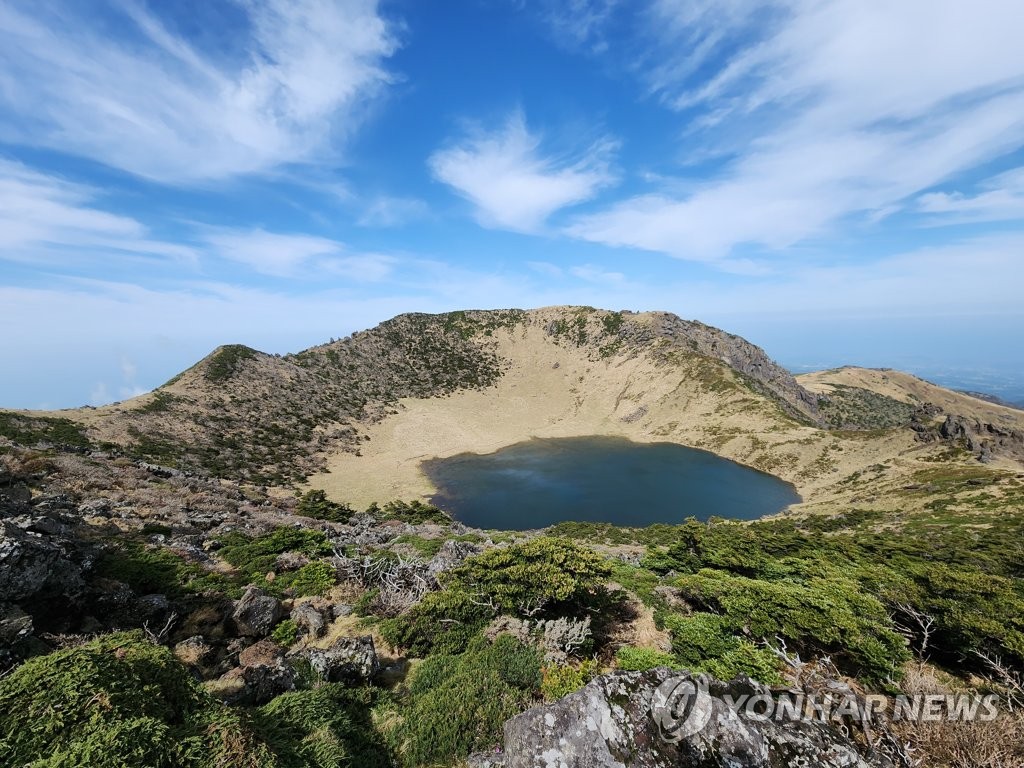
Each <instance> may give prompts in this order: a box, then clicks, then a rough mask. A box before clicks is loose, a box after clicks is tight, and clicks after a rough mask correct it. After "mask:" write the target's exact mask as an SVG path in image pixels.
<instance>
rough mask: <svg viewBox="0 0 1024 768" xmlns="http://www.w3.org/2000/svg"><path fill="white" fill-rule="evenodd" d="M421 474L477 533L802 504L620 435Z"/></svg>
mask: <svg viewBox="0 0 1024 768" xmlns="http://www.w3.org/2000/svg"><path fill="white" fill-rule="evenodd" d="M423 470H424V471H425V472H426V474H427V476H428V477H429V478H430V479H431V481H432V482H433V483H434V485H435V486H437V488H438V493H437V495H436V496H434V498H433V499H432V502H433V503H434V504H436V505H437V506H439V507H441V508H442V509H444V510H447V511H448V512H450V513H451V514H453V515H454V516H455V518H456V519H457V520H460V521H462V522H463V523H465V524H466V525H470V526H473V527H476V528H496V529H501V530H528V529H531V528H543V527H545V526H548V525H554V524H555V523H560V522H562V521H565V520H574V521H587V522H604V523H614V524H615V525H626V526H635V527H640V526H645V525H650V524H652V523H681V522H683V521H684V520H685V519H686V518H688V517H696V518H698V519H700V520H706V519H707V518H709V517H711V516H717V517H731V518H739V519H743V520H752V519H754V518H758V517H761V516H763V515H769V514H773V513H775V512H779V511H781V510H782V509H784V508H786V507H787V506H789V505H790V504H796V503H798V502H799V501H800V497H799V496H798V495H797V493H796V489H795V488H794V487H793V486H792V485H790V484H789V483H786V482H783V481H782V480H779V479H778V478H777V477H773V476H772V475H768V474H765V473H764V472H758V471H757V470H755V469H750V468H749V467H744V466H742V465H740V464H736V463H735V462H732V461H728V460H727V459H723V458H720V457H718V456H715V455H714V454H712V453H708V452H707V451H698V450H695V449H693V448H686V447H684V446H681V445H675V444H674V443H634V442H631V441H630V440H626V439H624V438H617V437H573V438H557V439H543V440H541V439H534V440H530V441H529V442H525V443H518V444H516V445H512V446H509V447H508V448H503V449H501V450H500V451H498V452H496V453H489V454H476V453H463V454H459V455H458V456H453V457H451V458H447V459H431V460H430V461H425V462H423Z"/></svg>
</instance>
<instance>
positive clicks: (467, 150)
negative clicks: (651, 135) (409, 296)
mask: <svg viewBox="0 0 1024 768" xmlns="http://www.w3.org/2000/svg"><path fill="white" fill-rule="evenodd" d="M541 143H542V142H541V137H540V136H538V135H536V134H533V133H531V132H530V131H529V129H528V128H527V125H526V119H525V117H524V116H523V114H522V113H521V112H515V113H513V114H512V115H511V116H510V117H509V118H508V120H507V121H506V123H505V125H504V126H503V127H502V128H501V129H499V130H498V131H496V132H493V133H484V132H480V131H477V132H475V133H474V134H473V135H471V136H470V137H468V138H467V139H465V140H464V141H463V142H462V143H459V144H456V145H454V146H451V147H448V148H446V149H442V150H440V151H438V152H436V153H434V154H433V155H432V156H431V158H430V161H429V164H430V169H431V171H432V172H433V174H434V177H435V178H436V179H438V180H439V181H442V182H444V183H445V184H447V185H449V186H450V187H452V188H453V189H454V190H455V191H456V192H458V193H459V194H460V195H461V196H463V197H464V198H466V199H467V200H469V201H470V202H471V203H472V204H473V205H474V206H475V207H476V214H477V220H478V221H479V222H480V224H481V225H483V226H485V227H493V228H497V229H510V230H514V231H518V232H536V231H538V230H540V228H541V227H542V226H543V224H544V223H545V221H546V220H547V219H548V217H549V216H551V214H553V213H554V212H556V211H558V210H560V209H562V208H565V207H567V206H570V205H574V204H576V203H580V202H583V201H585V200H589V199H591V198H592V197H593V196H594V195H595V194H596V193H597V192H598V190H600V189H601V188H602V187H605V186H608V185H609V184H611V183H613V181H614V180H615V177H614V174H613V173H612V172H611V170H610V168H609V158H610V155H611V153H612V151H613V150H614V148H615V144H614V143H613V142H611V141H609V140H607V139H604V140H600V141H598V142H597V143H595V144H592V145H590V146H588V147H586V148H584V150H583V151H582V152H579V153H575V154H571V155H569V156H557V155H545V154H542V153H541V151H540V148H541Z"/></svg>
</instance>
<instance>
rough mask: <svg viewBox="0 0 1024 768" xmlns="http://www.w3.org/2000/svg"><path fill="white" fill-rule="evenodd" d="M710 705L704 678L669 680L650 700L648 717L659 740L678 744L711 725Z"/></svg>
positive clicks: (687, 677) (675, 678)
mask: <svg viewBox="0 0 1024 768" xmlns="http://www.w3.org/2000/svg"><path fill="white" fill-rule="evenodd" d="M711 715H712V701H711V696H710V695H709V694H708V683H707V678H706V677H704V675H699V676H697V677H695V678H694V677H689V676H686V677H670V678H669V679H668V680H666V681H665V682H663V683H662V684H661V685H659V686H658V689H657V690H656V691H655V692H654V696H653V697H652V698H651V717H652V718H653V719H654V722H655V723H656V724H657V726H658V732H659V733H660V734H661V738H662V739H664V740H665V741H668V742H672V743H675V742H679V741H682V740H683V739H686V738H689V737H690V736H693V735H694V734H696V733H699V732H700V731H702V730H703V729H704V726H706V725H707V724H708V723H709V722H711Z"/></svg>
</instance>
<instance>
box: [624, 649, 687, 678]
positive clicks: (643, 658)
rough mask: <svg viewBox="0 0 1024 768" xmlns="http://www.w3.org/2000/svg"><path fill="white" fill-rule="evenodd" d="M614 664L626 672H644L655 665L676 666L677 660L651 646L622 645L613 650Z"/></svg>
mask: <svg viewBox="0 0 1024 768" xmlns="http://www.w3.org/2000/svg"><path fill="white" fill-rule="evenodd" d="M615 664H616V666H618V668H619V669H624V670H626V671H627V672H646V671H647V670H648V669H654V668H655V667H677V666H678V662H677V661H676V658H675V657H674V656H673V655H672V654H671V653H663V652H662V651H656V650H654V649H653V648H635V647H633V646H631V645H624V646H623V647H622V648H619V650H618V651H616V652H615Z"/></svg>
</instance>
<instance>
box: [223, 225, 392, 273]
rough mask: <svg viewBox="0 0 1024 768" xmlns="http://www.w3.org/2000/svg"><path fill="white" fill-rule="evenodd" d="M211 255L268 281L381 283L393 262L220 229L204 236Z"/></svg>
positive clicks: (319, 243)
mask: <svg viewBox="0 0 1024 768" xmlns="http://www.w3.org/2000/svg"><path fill="white" fill-rule="evenodd" d="M205 242H206V244H207V245H208V247H209V249H210V253H211V255H214V256H219V257H221V258H224V259H228V260H230V261H233V262H236V263H238V264H243V265H245V266H247V267H249V268H250V269H252V270H254V271H256V272H259V273H261V274H264V275H270V276H272V277H282V278H291V277H300V276H317V275H319V276H323V275H334V276H340V277H344V278H347V279H349V280H357V281H376V280H382V279H384V278H385V277H387V276H388V275H389V274H390V273H391V269H392V265H393V263H394V259H393V258H392V257H390V256H387V255H382V254H352V253H349V252H348V249H347V248H346V246H345V245H344V244H343V243H340V242H338V241H337V240H331V239H329V238H326V237H314V236H312V235H302V234H281V233H277V232H267V231H266V230H263V229H252V230H231V229H224V230H218V231H215V232H211V233H209V234H207V235H206V237H205Z"/></svg>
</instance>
